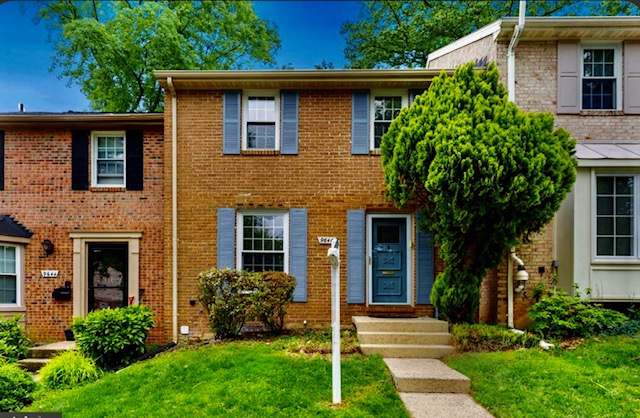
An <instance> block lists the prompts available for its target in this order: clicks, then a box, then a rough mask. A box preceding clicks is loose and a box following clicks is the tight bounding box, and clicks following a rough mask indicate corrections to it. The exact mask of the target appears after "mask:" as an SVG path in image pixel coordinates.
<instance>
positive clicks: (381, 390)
mask: <svg viewBox="0 0 640 418" xmlns="http://www.w3.org/2000/svg"><path fill="white" fill-rule="evenodd" d="M284 344H285V343H284V342H282V341H281V340H275V341H272V342H271V343H265V342H237V343H230V344H219V345H211V346H206V347H200V348H197V349H187V350H182V351H177V352H174V353H169V354H166V355H163V356H160V357H158V358H155V359H153V360H149V361H146V362H143V363H139V364H135V365H133V366H131V367H129V368H127V369H125V370H122V371H121V372H120V373H117V374H109V375H106V376H105V377H103V378H102V379H100V380H99V381H97V382H95V383H93V384H90V385H87V386H84V387H80V388H76V389H72V390H66V391H53V392H48V393H44V394H42V396H41V397H39V399H37V400H36V402H35V403H34V404H32V405H31V406H30V407H29V408H28V410H29V411H42V412H45V411H47V412H62V413H63V416H64V417H65V418H71V417H82V418H87V417H106V416H109V417H115V416H118V417H159V416H166V417H178V416H179V417H184V416H207V417H209V416H232V417H233V416H238V417H267V416H283V417H287V416H288V417H306V416H314V417H315V416H320V417H323V416H327V417H334V416H335V417H368V416H377V417H394V418H395V417H408V413H407V411H406V409H405V408H404V405H403V404H402V401H401V400H400V399H399V397H398V395H397V393H396V391H395V389H394V386H393V383H392V381H391V379H390V377H389V374H388V372H387V370H386V367H385V365H384V363H383V362H382V359H381V358H380V357H369V358H366V357H363V356H360V355H356V356H350V357H348V358H345V359H343V363H342V398H343V405H342V406H340V407H334V406H332V405H331V400H332V391H331V361H330V358H328V357H326V356H324V357H323V356H317V355H316V356H311V357H309V356H302V355H292V354H288V353H287V352H286V351H285V350H284Z"/></svg>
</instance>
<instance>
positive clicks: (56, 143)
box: [0, 126, 165, 342]
mask: <svg viewBox="0 0 640 418" xmlns="http://www.w3.org/2000/svg"><path fill="white" fill-rule="evenodd" d="M0 129H1V128H0ZM100 129H101V130H104V127H101V128H100ZM108 129H109V130H111V129H112V130H122V127H117V126H115V127H108ZM162 156H163V131H162V127H157V128H147V129H146V130H145V133H144V190H143V191H124V190H118V189H110V190H111V191H77V190H71V131H70V130H69V129H56V130H35V129H30V130H27V129H6V130H5V189H4V190H3V191H0V214H10V215H11V216H13V217H14V219H16V220H17V221H19V222H21V223H22V224H23V225H24V226H25V227H27V228H28V229H29V230H31V231H32V232H34V235H33V237H32V238H31V242H30V244H28V245H26V246H25V298H26V325H27V333H28V336H29V337H30V338H31V339H32V340H34V341H36V342H47V341H55V340H60V339H62V338H64V334H63V330H64V329H67V328H69V324H70V322H71V320H72V315H73V308H72V306H73V305H72V304H73V302H72V301H54V300H52V298H51V293H52V291H53V289H54V288H57V287H61V286H63V285H64V282H65V281H71V282H73V248H72V243H73V241H72V239H71V238H70V237H69V233H70V232H73V231H88V230H90V231H123V230H127V231H131V230H135V231H143V235H142V238H141V240H140V287H141V288H144V289H145V294H144V297H143V303H144V304H146V305H148V306H149V307H150V308H151V309H153V311H154V312H155V315H156V320H157V321H158V324H159V326H158V327H156V329H154V330H153V331H152V333H151V340H152V341H153V340H155V341H162V340H165V333H164V329H163V327H162V326H161V324H162V318H163V316H164V305H163V303H162V302H163V300H162V296H163V286H164V276H163V251H162V246H163V237H162V222H163V211H162V204H163V203H162V202H163V196H162V182H163V160H162ZM114 190H117V191H114ZM44 239H50V240H51V241H52V242H53V243H54V245H55V251H54V253H53V255H51V256H50V257H48V258H41V256H42V255H44V251H43V249H42V246H41V244H40V243H41V242H42V241H43V240H44ZM41 270H58V271H59V276H58V277H57V278H42V277H41V273H40V271H41ZM74 297H76V295H74ZM0 314H2V312H0Z"/></svg>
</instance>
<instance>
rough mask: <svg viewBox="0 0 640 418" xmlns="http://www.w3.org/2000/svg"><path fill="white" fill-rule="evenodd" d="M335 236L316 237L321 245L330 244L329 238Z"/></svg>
mask: <svg viewBox="0 0 640 418" xmlns="http://www.w3.org/2000/svg"><path fill="white" fill-rule="evenodd" d="M334 238H335V237H318V243H319V244H322V245H331V240H333V239H334Z"/></svg>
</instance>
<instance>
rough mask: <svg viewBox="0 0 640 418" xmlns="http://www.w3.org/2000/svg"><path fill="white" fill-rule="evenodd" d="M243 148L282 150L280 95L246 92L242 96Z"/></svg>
mask: <svg viewBox="0 0 640 418" xmlns="http://www.w3.org/2000/svg"><path fill="white" fill-rule="evenodd" d="M242 109H243V110H242V114H243V115H244V117H243V119H244V120H243V124H242V148H243V149H245V150H278V149H280V143H279V142H280V141H279V138H280V135H279V133H280V132H279V130H280V94H279V92H278V91H274V90H268V91H267V90H256V91H251V90H249V91H245V92H243V96H242Z"/></svg>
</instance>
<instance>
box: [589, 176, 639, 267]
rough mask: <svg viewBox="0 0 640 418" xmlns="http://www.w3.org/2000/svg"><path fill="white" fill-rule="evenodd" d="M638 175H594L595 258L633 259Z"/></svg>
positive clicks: (634, 253)
mask: <svg viewBox="0 0 640 418" xmlns="http://www.w3.org/2000/svg"><path fill="white" fill-rule="evenodd" d="M637 180H638V175H632V174H615V175H597V176H596V248H595V251H596V257H607V258H611V257H626V258H629V257H636V256H637V255H638V253H637V250H636V237H637V230H638V226H637V225H636V220H635V210H634V207H635V201H636V200H637V190H636V187H635V183H636V181H637Z"/></svg>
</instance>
